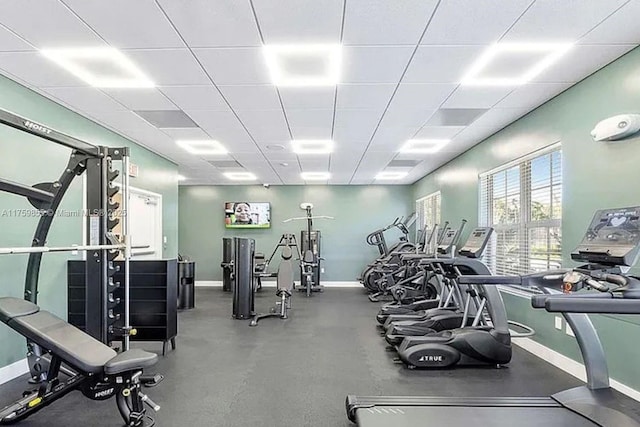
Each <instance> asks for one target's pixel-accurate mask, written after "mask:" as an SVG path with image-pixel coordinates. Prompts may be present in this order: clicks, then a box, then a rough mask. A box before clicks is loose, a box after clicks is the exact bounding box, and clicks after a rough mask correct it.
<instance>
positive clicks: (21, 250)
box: [0, 243, 149, 255]
mask: <svg viewBox="0 0 640 427" xmlns="http://www.w3.org/2000/svg"><path fill="white" fill-rule="evenodd" d="M125 248H126V245H125V244H124V243H123V244H119V245H72V246H25V247H16V248H0V255H11V254H32V253H45V252H73V251H101V250H107V251H110V250H119V251H122V250H124V249H125ZM131 248H132V249H145V248H149V245H142V246H132V247H131Z"/></svg>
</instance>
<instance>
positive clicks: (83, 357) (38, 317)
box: [0, 297, 162, 427]
mask: <svg viewBox="0 0 640 427" xmlns="http://www.w3.org/2000/svg"><path fill="white" fill-rule="evenodd" d="M0 321H2V322H3V323H5V324H7V325H8V326H9V327H11V329H13V330H15V331H16V332H18V333H20V334H21V335H22V336H24V337H25V338H26V339H27V340H28V341H29V342H31V343H33V345H37V346H39V347H41V348H42V349H43V350H45V352H48V353H50V359H51V360H50V361H48V360H47V359H46V358H43V359H42V360H40V361H39V362H38V363H41V362H42V361H47V362H48V367H47V368H46V369H44V370H41V373H40V374H39V377H38V378H37V379H38V380H39V381H40V383H39V384H38V386H37V388H36V389H34V390H31V391H29V392H25V393H24V394H23V397H22V398H21V399H19V400H18V401H16V402H15V403H13V404H11V405H9V406H7V407H5V408H4V409H0V425H4V424H13V423H15V422H16V421H19V420H21V419H24V418H26V417H28V416H29V415H31V414H32V413H34V412H37V411H39V410H40V409H42V408H44V407H46V406H47V405H49V404H50V403H52V402H54V401H55V400H57V399H59V398H61V397H63V396H64V395H66V394H67V393H69V392H70V391H72V390H80V391H81V392H82V394H84V395H85V396H86V397H88V398H89V399H92V400H105V399H108V398H111V397H115V399H116V403H117V405H118V409H119V412H120V415H121V416H122V418H123V419H124V421H125V424H126V425H127V426H134V427H150V426H152V425H153V424H154V421H153V418H151V417H150V416H148V415H147V414H146V410H145V408H144V405H145V404H147V405H149V406H151V407H152V408H153V409H154V410H158V409H160V407H159V406H158V405H156V404H155V403H153V401H151V400H150V399H149V396H146V395H145V394H144V393H142V392H141V390H140V387H141V386H142V385H147V386H151V385H155V384H157V383H158V382H160V381H161V380H162V376H161V375H156V376H154V378H152V379H148V378H143V377H142V372H143V368H146V367H149V366H152V365H154V364H155V363H156V362H157V360H158V356H157V355H156V354H154V353H149V352H146V351H144V350H137V349H136V350H128V351H125V352H122V353H116V352H115V351H114V350H113V349H112V348H111V347H109V346H107V345H105V344H103V343H102V342H100V341H98V340H96V339H94V338H93V337H92V336H90V335H89V334H87V333H85V332H83V331H81V330H80V329H78V328H76V327H75V326H72V325H70V324H69V323H67V322H65V321H64V320H62V319H60V318H59V317H57V316H55V315H53V314H51V313H49V312H48V311H44V310H40V307H38V306H37V305H35V304H33V303H31V302H29V301H25V300H22V299H18V298H8V297H4V298H0ZM63 363H64V364H65V365H67V366H68V367H69V368H71V371H75V372H72V373H71V374H69V371H67V372H66V373H67V374H68V375H70V376H69V377H68V378H66V379H65V378H64V377H59V373H60V369H61V364H63ZM38 370H39V371H40V369H38ZM154 382H155V384H153V383H154Z"/></svg>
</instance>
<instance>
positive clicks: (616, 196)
mask: <svg viewBox="0 0 640 427" xmlns="http://www.w3.org/2000/svg"><path fill="white" fill-rule="evenodd" d="M621 113H640V49H635V50H633V51H631V52H629V53H628V54H626V55H625V56H623V57H622V58H620V59H618V60H617V61H615V62H613V63H611V64H609V65H608V66H607V67H605V68H603V69H601V70H600V71H598V72H596V73H595V74H593V75H591V76H590V77H588V78H587V79H585V80H583V81H582V82H580V83H578V84H577V85H575V86H573V87H571V88H570V89H568V90H566V91H565V92H563V93H562V94H560V95H558V96H557V97H555V98H554V99H552V100H551V101H549V102H547V103H546V104H544V105H542V106H540V107H539V108H537V109H536V110H534V111H532V112H531V113H529V114H527V115H526V116H525V117H523V118H521V119H520V120H518V121H516V122H515V123H513V124H511V125H509V126H507V127H506V128H505V129H503V130H501V131H500V132H498V133H496V134H494V135H493V136H491V137H489V138H488V139H486V140H485V141H483V142H482V143H480V144H478V145H477V146H475V147H474V148H472V149H471V150H469V151H467V152H465V153H464V154H462V155H461V156H459V157H458V158H456V159H454V160H453V161H451V162H449V163H447V164H446V165H444V166H443V167H441V168H440V169H438V170H436V171H434V172H433V173H431V174H429V175H428V176H426V177H425V178H423V179H422V180H420V181H418V182H417V183H415V184H414V186H413V195H414V198H416V199H417V198H419V197H421V196H424V195H427V194H430V193H432V192H434V191H436V190H440V191H441V192H442V216H443V218H444V219H447V218H453V219H455V220H457V219H458V218H460V217H465V218H467V219H469V222H470V225H471V227H473V226H475V225H476V224H477V221H478V174H479V173H482V172H484V171H488V170H491V169H493V168H495V167H498V166H500V165H502V164H504V163H507V162H509V161H511V160H514V159H517V158H519V157H521V156H523V155H525V154H528V153H530V152H532V151H535V150H536V149H539V148H542V147H545V146H547V145H550V144H553V143H555V142H558V141H561V142H562V150H563V181H564V184H563V195H562V196H563V215H562V216H563V219H562V234H563V260H564V263H565V265H573V264H572V262H571V261H570V256H569V254H570V252H571V251H572V250H573V249H574V248H575V247H576V245H577V244H578V242H579V241H580V240H581V238H582V236H583V233H584V230H585V229H586V227H587V226H588V224H589V222H590V220H591V217H592V216H593V213H594V212H595V211H596V210H597V209H601V208H607V207H622V206H631V205H638V204H640V193H639V192H638V191H637V190H636V188H635V187H636V183H637V182H639V181H640V167H638V162H639V161H640V135H636V136H635V137H633V138H630V139H629V140H627V141H625V142H623V143H615V144H612V143H609V144H606V143H599V142H594V141H593V139H592V138H591V136H590V131H591V129H593V126H594V125H595V124H596V123H597V122H598V121H600V120H602V119H604V118H607V117H610V116H613V115H616V114H621ZM471 227H470V228H471ZM638 271H639V270H638V269H637V268H636V269H635V272H636V273H637V272H638ZM506 301H507V307H508V310H509V314H510V316H511V318H513V320H517V321H528V322H529V323H532V324H533V326H535V327H536V330H537V331H538V335H537V336H536V337H535V338H534V339H536V340H537V341H539V342H540V343H542V344H544V345H546V346H548V347H551V348H553V349H554V350H557V351H559V352H561V353H563V354H566V355H568V356H570V357H574V358H577V360H580V358H579V356H578V353H577V348H576V347H575V343H574V339H573V338H570V337H567V336H565V335H564V333H561V332H559V331H556V330H555V329H554V322H553V316H548V315H547V314H545V313H541V312H539V311H537V310H536V311H533V309H530V308H529V306H528V303H525V304H522V303H521V302H517V301H516V300H514V298H513V297H507V298H506ZM638 320H639V319H637V318H629V317H627V318H615V317H608V316H607V317H605V316H601V317H600V318H598V320H597V321H596V324H597V326H598V329H599V332H600V333H601V335H602V337H603V340H604V341H605V343H606V345H607V350H609V353H608V359H609V368H610V371H611V374H612V376H613V377H614V378H618V379H620V380H621V381H622V382H623V383H625V384H628V385H630V386H632V387H635V388H637V389H640V373H639V372H638V370H637V369H635V366H633V364H630V363H628V361H629V360H635V358H634V357H633V356H634V355H635V356H637V355H638V354H637V351H638V350H637V348H635V347H637V346H630V345H629V343H633V342H635V341H636V340H637V339H638V338H640V323H638ZM632 352H633V353H634V354H631V353H632Z"/></svg>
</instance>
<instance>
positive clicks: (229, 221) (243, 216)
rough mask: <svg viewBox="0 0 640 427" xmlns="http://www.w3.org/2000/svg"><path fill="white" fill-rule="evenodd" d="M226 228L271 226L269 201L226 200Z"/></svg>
mask: <svg viewBox="0 0 640 427" xmlns="http://www.w3.org/2000/svg"><path fill="white" fill-rule="evenodd" d="M224 225H225V227H226V228H269V227H271V204H270V203H269V202H226V203H225V204H224Z"/></svg>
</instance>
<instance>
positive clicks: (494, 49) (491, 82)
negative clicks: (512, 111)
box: [460, 43, 572, 86]
mask: <svg viewBox="0 0 640 427" xmlns="http://www.w3.org/2000/svg"><path fill="white" fill-rule="evenodd" d="M571 46H572V44H571V43H496V44H493V45H491V46H490V47H489V48H488V49H487V50H485V51H484V53H483V54H482V55H481V56H480V58H478V60H477V61H476V62H475V63H474V64H473V65H472V66H471V68H470V69H469V71H467V73H466V74H465V75H464V77H463V78H462V80H461V82H460V84H462V85H468V86H519V85H523V84H525V83H527V82H529V81H530V80H531V79H533V78H534V77H536V76H537V75H538V74H540V73H541V72H542V71H543V70H545V69H546V68H548V67H549V66H551V64H553V63H554V62H556V61H557V60H558V59H559V58H560V57H561V56H562V55H564V54H565V53H567V51H568V50H569V49H570V48H571ZM509 53H533V54H536V53H537V54H545V55H544V56H543V57H542V59H540V60H539V61H537V62H536V63H535V64H534V65H533V67H531V68H530V69H529V70H528V71H526V72H525V73H523V74H521V75H519V76H515V77H483V76H481V75H480V73H481V72H482V71H483V70H484V69H485V68H486V67H487V66H488V65H489V63H490V62H491V61H493V60H494V59H495V58H496V57H498V56H500V55H505V54H509Z"/></svg>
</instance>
